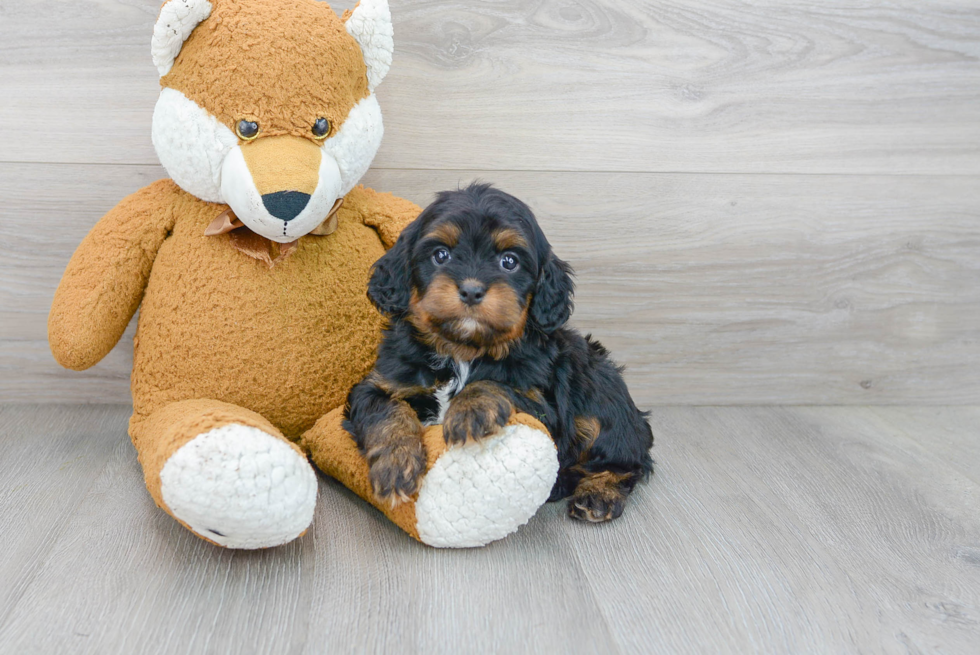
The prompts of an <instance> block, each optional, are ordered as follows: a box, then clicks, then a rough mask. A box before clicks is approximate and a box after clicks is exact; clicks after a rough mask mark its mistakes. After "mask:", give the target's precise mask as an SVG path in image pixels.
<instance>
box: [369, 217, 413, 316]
mask: <svg viewBox="0 0 980 655" xmlns="http://www.w3.org/2000/svg"><path fill="white" fill-rule="evenodd" d="M418 232H419V221H418V220H416V221H415V222H413V223H411V224H410V225H409V226H408V227H406V228H405V229H404V230H402V233H401V236H399V237H398V241H396V242H395V245H394V246H392V247H391V250H389V251H388V252H386V253H385V254H384V255H383V256H382V257H381V259H379V260H378V261H376V262H375V263H374V268H373V270H372V271H371V280H370V281H369V282H368V290H367V295H368V299H370V300H371V302H372V303H374V306H375V307H377V308H378V311H380V312H381V313H382V314H385V315H388V316H393V315H398V314H404V313H405V312H407V311H408V302H409V300H410V299H411V292H412V270H411V257H412V248H414V247H415V240H416V237H417V235H418Z"/></svg>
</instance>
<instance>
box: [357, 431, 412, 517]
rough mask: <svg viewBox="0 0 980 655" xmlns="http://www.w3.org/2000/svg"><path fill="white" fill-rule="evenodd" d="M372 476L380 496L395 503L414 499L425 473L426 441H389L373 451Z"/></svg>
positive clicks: (372, 482)
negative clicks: (395, 442) (394, 443)
mask: <svg viewBox="0 0 980 655" xmlns="http://www.w3.org/2000/svg"><path fill="white" fill-rule="evenodd" d="M368 460H369V462H370V468H369V477H370V478H371V488H372V489H373V490H374V495H375V496H376V497H377V499H378V500H380V501H381V502H384V503H388V504H389V505H391V506H392V507H395V506H396V505H398V504H399V503H407V502H409V501H411V499H412V498H411V497H412V496H414V495H415V494H416V493H418V490H419V485H420V484H421V482H422V475H423V474H424V473H425V449H424V448H423V447H422V443H421V442H418V443H410V442H407V441H406V442H404V443H399V444H397V445H389V446H387V447H383V448H381V449H379V452H376V453H371V456H369V457H368Z"/></svg>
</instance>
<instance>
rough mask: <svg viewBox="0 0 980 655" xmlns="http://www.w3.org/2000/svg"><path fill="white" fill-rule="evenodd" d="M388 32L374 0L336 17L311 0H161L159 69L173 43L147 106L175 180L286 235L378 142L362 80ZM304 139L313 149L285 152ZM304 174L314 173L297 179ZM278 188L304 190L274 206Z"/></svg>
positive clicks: (253, 223)
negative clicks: (320, 130) (292, 201)
mask: <svg viewBox="0 0 980 655" xmlns="http://www.w3.org/2000/svg"><path fill="white" fill-rule="evenodd" d="M197 19H200V22H199V24H197V25H196V29H194V30H193V31H192V32H188V30H187V28H188V27H189V26H190V25H191V24H192V23H193V22H194V21H195V20H197ZM185 33H186V34H185ZM391 33H392V32H391V14H390V13H389V12H388V7H387V2H385V1H384V0H372V1H371V2H367V3H364V6H359V7H358V8H357V9H356V10H354V11H353V12H349V13H348V14H346V15H345V20H342V19H341V18H339V17H337V15H336V14H334V12H333V10H332V9H331V8H330V6H329V5H327V4H326V3H324V2H315V1H314V0H292V1H291V2H283V1H282V0H248V1H241V0H214V1H213V2H205V1H204V0H171V1H170V2H168V3H167V4H166V5H164V7H163V9H162V10H161V14H160V18H159V20H158V22H157V25H156V28H155V32H154V42H153V43H154V45H153V52H154V57H155V58H156V59H160V62H158V66H161V70H163V68H162V66H163V64H165V63H166V61H167V57H168V56H169V54H168V55H159V53H160V52H164V53H171V52H172V51H173V49H174V48H175V47H177V46H178V45H180V44H182V47H180V49H179V51H178V52H177V53H173V60H172V62H171V67H170V68H168V69H167V72H166V74H164V75H163V76H162V78H161V80H160V83H161V85H163V87H164V88H163V91H162V92H161V94H160V99H159V101H158V102H157V107H156V110H155V111H154V115H153V144H154V147H155V148H156V150H157V154H158V155H159V157H160V161H161V163H163V165H164V167H165V168H166V169H167V172H168V173H169V174H170V176H171V177H172V178H173V180H174V181H175V182H176V183H177V184H178V185H180V187H181V188H183V189H184V190H185V191H187V192H189V193H192V194H194V195H195V196H197V197H198V198H201V199H202V200H207V201H208V202H220V203H226V204H228V205H230V206H231V208H232V209H233V210H234V212H235V214H236V216H237V218H238V219H239V220H240V221H241V222H242V223H244V224H245V225H246V226H248V227H249V228H250V229H251V230H252V231H254V232H256V233H258V234H260V235H262V236H264V237H265V238H267V239H271V240H273V241H277V242H279V243H289V242H292V241H295V240H296V239H298V238H299V237H302V236H303V235H304V234H308V233H309V232H311V231H312V230H314V229H316V228H317V226H318V225H319V224H320V221H321V220H322V216H323V215H324V214H325V213H326V212H327V211H329V209H330V207H332V206H333V205H334V203H335V202H336V200H337V199H338V198H342V197H344V196H345V195H346V194H347V193H349V192H350V190H351V189H352V188H353V187H354V185H355V184H356V183H357V181H358V180H359V179H360V178H361V176H362V175H364V173H365V172H366V171H367V168H368V166H369V165H370V163H371V160H372V159H373V158H374V155H375V153H377V151H378V148H379V147H380V145H381V137H382V135H383V134H384V127H383V124H382V119H381V109H380V107H379V106H378V102H377V99H376V98H375V96H374V95H373V93H372V91H373V89H374V87H375V86H376V85H377V84H378V83H380V81H381V79H382V78H383V77H384V74H385V73H386V72H387V70H388V66H389V65H390V62H391V47H392V41H391ZM161 34H162V36H161ZM270 34H274V35H275V38H269V36H270ZM181 35H184V38H185V39H186V41H181V40H180V37H181ZM243 53H248V56H244V55H243ZM158 55H159V56H158ZM365 58H369V59H367V61H368V62H370V65H368V64H367V63H366V59H365ZM312 62H315V63H316V65H313V63H312ZM318 119H326V121H327V124H328V126H329V131H328V133H327V134H326V135H325V136H324V138H322V139H320V138H317V137H316V135H315V134H314V132H313V126H314V124H315V123H316V122H317V120H318ZM242 121H245V122H249V123H254V124H255V125H256V126H257V129H258V132H257V136H256V137H250V138H249V140H248V141H243V142H239V139H238V137H237V136H236V134H237V131H236V130H238V126H239V124H240V123H241V122H242ZM253 138H254V140H252V139H253ZM304 142H305V143H307V144H308V145H309V148H310V149H311V152H312V155H313V156H312V157H296V156H295V154H294V153H295V151H296V149H297V144H298V143H304ZM317 148H318V150H317ZM307 178H308V179H311V180H312V181H313V182H314V183H313V184H312V185H306V184H302V180H304V179H307ZM299 187H302V188H299ZM284 193H288V194H292V195H294V196H297V197H302V198H303V199H304V202H300V203H299V204H297V205H296V206H295V211H291V212H288V213H286V214H283V213H282V212H277V211H274V210H273V208H272V205H271V203H270V200H271V199H273V198H275V196H277V195H281V194H284ZM300 194H302V195H301V196H300Z"/></svg>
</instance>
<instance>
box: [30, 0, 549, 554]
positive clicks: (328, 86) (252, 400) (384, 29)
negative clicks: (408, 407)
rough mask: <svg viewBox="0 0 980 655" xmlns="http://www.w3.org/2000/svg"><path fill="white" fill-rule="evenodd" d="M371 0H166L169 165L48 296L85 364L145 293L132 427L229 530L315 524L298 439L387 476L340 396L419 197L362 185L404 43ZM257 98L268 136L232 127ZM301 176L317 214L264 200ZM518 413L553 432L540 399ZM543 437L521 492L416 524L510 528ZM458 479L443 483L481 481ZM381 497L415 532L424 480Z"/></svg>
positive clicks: (204, 527)
mask: <svg viewBox="0 0 980 655" xmlns="http://www.w3.org/2000/svg"><path fill="white" fill-rule="evenodd" d="M362 5H363V9H362V8H359V9H357V10H355V11H353V12H348V14H346V15H345V18H346V20H347V21H348V23H347V24H345V22H344V20H342V19H341V18H339V17H337V16H336V15H335V14H334V13H333V11H332V10H331V8H330V7H329V6H328V5H327V4H326V3H323V2H318V1H315V0H211V1H210V2H203V1H202V0H171V2H169V3H167V4H166V5H165V6H164V8H163V10H162V12H161V17H160V21H159V22H158V25H157V29H156V30H155V32H154V39H153V55H154V61H155V63H156V64H157V65H158V66H159V68H160V72H161V74H162V75H163V77H162V78H161V84H162V85H163V89H162V92H161V96H160V101H159V103H158V105H157V110H156V112H155V114H154V126H153V140H154V144H155V146H156V147H157V151H158V153H159V155H160V158H161V161H162V162H163V163H164V165H165V166H166V168H167V170H168V171H169V172H170V173H171V174H172V175H173V178H174V179H173V180H161V181H159V182H156V183H154V184H151V185H150V186H148V187H146V188H144V189H142V190H140V191H138V192H136V193H135V194H133V195H132V196H130V197H128V198H126V199H124V200H123V201H122V202H120V203H119V204H118V205H117V206H116V207H115V208H114V209H112V210H111V211H110V212H109V213H108V214H106V215H105V216H104V217H103V218H102V219H101V220H100V221H99V222H98V223H97V224H96V225H95V227H93V228H92V230H91V232H90V233H89V234H88V236H86V237H85V239H84V240H83V241H82V243H81V244H80V245H79V247H78V249H77V250H76V252H75V254H74V255H73V256H72V258H71V261H70V262H69V263H68V267H67V269H66V271H65V274H64V277H63V278H62V281H61V284H60V285H59V287H58V290H57V291H56V293H55V297H54V302H53V304H52V307H51V313H50V316H49V320H48V338H49V342H50V346H51V351H52V353H53V354H54V356H55V358H56V359H57V360H58V361H59V362H60V363H61V364H63V365H64V366H66V367H68V368H72V369H78V370H81V369H85V368H88V367H90V366H92V365H94V364H96V363H97V362H98V361H99V360H101V359H102V358H103V357H104V356H105V355H106V354H107V353H108V352H109V351H110V350H111V349H112V347H113V346H114V345H115V344H116V342H117V341H118V340H119V338H120V336H121V335H122V333H123V331H124V330H125V328H126V325H127V324H128V323H129V321H130V319H131V318H132V317H133V315H134V314H135V312H136V310H137V308H139V309H140V316H139V324H138V326H137V331H136V338H135V340H134V360H133V374H132V391H133V405H134V413H133V417H132V419H131V421H130V436H131V437H132V439H133V444H134V445H135V447H136V451H137V454H138V457H139V460H140V463H141V464H142V466H143V472H144V476H145V479H146V486H147V489H148V491H149V493H150V495H151V496H152V497H153V499H154V500H155V501H156V503H157V504H158V505H159V506H160V507H162V508H163V509H164V510H166V511H167V512H168V513H170V514H171V515H173V516H174V517H175V518H176V519H177V520H178V521H180V522H181V523H182V524H183V525H185V526H186V527H188V528H189V529H191V530H193V531H194V532H195V533H196V534H198V535H199V536H201V537H202V538H203V539H206V540H208V541H212V542H214V543H219V544H220V545H224V546H228V547H236V548H253V547H264V546H270V545H274V544H277V543H283V542H284V541H287V540H289V539H291V538H293V537H295V536H296V535H297V534H301V533H302V531H303V530H305V528H306V526H307V525H308V524H309V521H310V520H311V517H312V509H311V508H312V504H313V502H315V485H312V486H311V484H310V480H311V479H312V478H311V475H312V472H311V471H310V470H309V466H308V464H306V462H305V456H306V452H305V450H303V449H301V448H300V447H299V446H298V445H297V444H298V443H299V442H300V441H302V444H303V446H304V447H305V448H306V449H308V450H309V452H310V453H311V454H312V456H313V459H314V461H315V462H316V463H317V464H318V465H319V466H320V467H321V468H322V469H323V470H325V471H327V472H328V473H330V474H332V475H336V476H337V477H338V478H339V479H341V481H343V482H344V483H345V484H347V485H348V486H350V487H351V488H352V489H354V490H355V491H356V492H357V493H358V494H360V495H362V496H364V497H365V498H368V499H369V500H372V501H373V498H374V495H373V493H372V491H371V489H370V486H367V487H365V486H364V485H363V484H362V481H363V480H364V479H366V473H364V475H363V477H362V476H361V474H362V473H363V472H364V471H366V469H367V464H366V462H365V461H364V459H363V457H362V456H361V455H360V453H359V452H358V451H357V448H356V447H355V445H354V442H353V441H352V439H351V438H350V436H349V435H348V434H347V433H345V432H344V431H343V429H342V427H341V411H342V407H341V405H342V403H343V400H344V397H345V395H346V393H347V391H348V390H349V389H350V387H351V385H353V384H354V383H355V382H356V381H357V380H359V379H361V378H362V377H363V376H364V374H365V373H367V372H368V371H369V370H370V367H371V362H372V360H373V358H374V356H375V352H376V348H377V344H378V341H379V339H380V335H381V329H382V317H381V316H379V315H378V313H377V312H376V311H375V309H374V308H373V307H372V305H371V303H370V302H369V300H368V299H367V297H366V295H365V288H366V286H367V282H368V279H369V276H370V270H371V266H372V264H373V263H374V262H375V261H376V260H377V259H378V258H380V257H381V256H382V255H383V254H384V252H385V249H386V248H389V247H391V246H392V245H393V244H394V243H395V242H396V240H397V238H398V236H399V234H400V233H401V231H402V229H403V228H404V227H405V225H407V224H408V223H409V222H411V221H412V220H413V219H414V218H415V217H416V216H417V215H418V213H419V211H420V208H419V207H417V206H416V205H414V204H413V203H411V202H408V201H406V200H402V199H400V198H396V197H394V196H391V195H389V194H384V193H378V192H376V191H372V190H370V189H366V188H364V187H362V186H356V184H357V181H358V179H359V178H360V177H361V175H363V173H364V172H365V171H367V169H368V167H369V166H370V163H371V160H372V158H373V157H374V154H375V153H376V152H377V149H378V146H379V145H380V142H381V135H382V133H383V129H382V125H381V113H380V108H379V106H378V103H377V99H376V97H375V96H374V95H373V93H371V88H372V87H373V85H374V84H377V83H378V82H380V79H381V77H383V75H384V72H385V71H386V70H387V63H386V62H388V63H390V47H391V41H390V36H391V32H390V22H391V21H390V15H389V14H388V10H387V3H386V2H385V1H384V0H370V1H368V0H365V2H363V3H362ZM355 19H356V20H357V22H356V24H351V23H350V21H352V20H355ZM386 52H387V55H385V53H386ZM386 57H387V59H386ZM365 60H368V61H367V63H365ZM321 117H326V118H328V119H329V120H330V122H331V130H330V132H329V134H327V135H323V136H324V138H322V139H321V138H319V137H318V135H316V134H314V133H313V131H312V126H313V125H314V123H315V122H316V120H317V118H321ZM245 119H247V120H248V121H254V122H256V123H258V125H259V131H258V133H257V134H256V135H253V136H254V137H255V138H254V139H251V138H249V139H248V140H246V139H245V138H239V136H238V135H236V125H237V123H238V122H239V121H240V120H245ZM243 136H244V135H243ZM232 153H237V155H238V156H240V158H241V161H240V162H239V165H236V166H231V165H229V164H227V162H228V161H229V157H230V156H231V155H232ZM242 162H244V164H242ZM325 162H326V163H328V164H329V166H327V167H328V168H330V169H331V170H330V171H329V173H330V174H329V175H326V176H325V175H324V173H323V172H322V169H323V167H324V165H325ZM229 176H237V177H236V179H234V180H232V179H230V177H229ZM325 177H329V178H331V180H332V181H330V182H329V184H328V183H327V182H324V179H325ZM226 187H227V188H226ZM328 187H329V189H330V191H329V193H328V194H326V196H325V199H320V200H323V201H322V202H320V201H319V200H318V199H317V197H316V194H317V193H318V192H319V191H318V190H319V189H322V188H328ZM228 189H231V190H232V191H233V192H229V191H228ZM243 189H244V191H243ZM301 193H302V194H306V195H308V196H310V198H308V199H307V204H306V205H305V207H306V209H305V210H304V211H307V213H309V214H310V216H309V217H308V218H309V220H307V218H304V216H303V215H302V214H299V215H297V216H296V217H295V220H290V221H285V220H280V221H279V222H278V223H276V222H275V221H269V220H267V217H266V216H265V215H264V214H263V213H262V212H265V213H266V214H269V213H270V212H271V210H269V207H268V204H270V203H272V201H274V200H276V199H281V198H282V197H284V196H283V194H286V195H288V197H289V198H290V199H295V198H296V197H297V196H295V195H289V194H301ZM226 195H227V196H228V197H226ZM267 195H271V196H272V197H271V198H267V197H266V196H267ZM335 195H338V196H342V197H343V200H344V203H343V206H342V208H341V209H340V210H339V212H338V213H337V214H336V217H335V218H336V223H337V225H336V230H334V231H332V232H330V230H326V231H323V230H319V229H315V228H317V226H319V225H321V224H322V223H324V222H326V219H327V211H328V209H329V208H331V207H332V206H333V205H334V204H335V201H336V200H337V198H336V197H334V196H335ZM229 204H230V205H231V206H229ZM272 204H274V203H272ZM229 210H233V211H234V213H235V216H236V217H237V218H239V219H240V220H241V222H242V223H244V227H237V228H236V229H234V230H233V231H231V232H228V233H220V234H217V235H214V236H206V235H205V232H206V231H208V232H209V233H211V231H210V230H209V228H210V227H211V226H212V225H213V223H214V222H216V219H219V217H221V216H224V217H225V218H224V219H222V220H228V221H230V219H228V212H229ZM276 210H277V211H278V212H279V213H282V205H281V204H280V205H279V206H276ZM270 215H271V214H270ZM217 222H219V223H220V222H221V220H218V221H217ZM284 226H285V228H286V229H284ZM250 228H254V229H251V230H250ZM318 234H319V235H322V236H317V235H318ZM243 244H244V245H243ZM246 246H247V247H246ZM259 255H261V256H259ZM513 421H515V422H516V423H520V422H521V421H523V425H529V426H531V427H529V428H527V429H528V430H532V431H537V432H538V433H539V434H544V432H543V427H542V426H541V425H540V424H538V423H536V422H535V421H534V419H532V418H530V417H522V416H520V415H518V416H515V417H514V418H513ZM422 438H423V440H426V441H425V443H427V444H429V446H428V447H427V449H426V451H425V468H426V470H428V469H429V468H431V467H432V466H433V465H434V464H435V463H436V462H437V461H438V458H439V456H440V455H441V454H444V453H445V452H446V449H445V446H444V445H443V446H442V447H439V444H440V443H442V442H443V440H442V436H441V431H440V430H439V429H438V428H429V429H427V430H426V431H425V432H424V433H423V435H422ZM511 451H512V449H511V447H510V446H508V445H506V444H504V445H502V446H501V447H500V448H498V449H496V450H495V451H494V454H492V455H491V456H490V459H489V460H481V461H484V463H485V464H486V466H487V470H486V472H485V476H491V475H495V474H496V472H497V471H499V467H498V466H495V465H491V464H493V463H494V462H506V461H509V459H510V458H512V456H513V455H512V452H511ZM531 455H533V456H531ZM531 455H529V456H530V457H531V459H530V460H529V466H530V467H531V469H533V470H534V471H535V475H534V476H531V477H527V476H525V475H524V474H523V473H522V474H520V475H511V476H510V477H507V476H503V477H501V478H500V479H499V480H498V481H497V482H496V484H498V485H499V486H500V489H501V490H506V493H503V492H502V493H501V494H499V495H498V496H494V495H493V494H489V495H488V496H487V497H486V498H480V499H477V500H476V501H475V502H474V504H473V506H471V507H468V508H467V516H468V517H469V519H468V520H469V523H468V524H467V525H468V527H467V528H466V530H457V531H456V532H452V531H446V530H442V531H441V532H440V530H439V529H438V528H431V529H428V531H427V532H426V531H424V530H422V532H425V533H426V534H429V535H436V536H433V537H432V539H438V540H439V543H440V545H453V544H454V539H456V540H457V541H459V540H462V541H465V543H462V541H461V542H460V545H473V535H474V534H483V535H490V536H488V537H487V538H488V539H489V538H491V536H492V535H498V536H496V537H492V538H499V536H503V535H502V534H500V533H499V531H497V532H495V531H493V530H484V531H483V532H481V531H480V529H481V526H483V527H486V525H488V524H489V522H491V521H494V520H496V519H495V518H494V517H498V516H502V515H505V516H507V517H508V521H507V522H506V524H507V525H511V526H512V527H511V529H516V525H519V524H520V523H521V522H523V521H526V520H527V518H528V517H530V515H531V514H533V509H530V510H529V509H528V501H527V498H536V497H537V494H538V489H539V487H540V484H541V482H540V480H541V479H547V478H548V477H549V474H548V471H550V470H551V467H552V466H553V465H554V467H555V468H557V465H556V464H554V460H555V453H554V451H551V452H545V453H543V454H542V453H540V452H537V451H536V454H534V453H532V454H531ZM270 457H271V458H272V459H273V460H274V461H273V462H272V465H270V461H271V460H270ZM304 466H305V467H306V468H305V469H304ZM467 470H469V469H467ZM474 475H477V477H479V476H478V474H477V473H474ZM542 476H543V477H542ZM551 477H552V478H553V477H554V476H553V474H552V475H551ZM447 480H449V482H445V481H444V483H442V484H440V485H439V489H440V490H441V491H440V492H439V493H437V494H436V495H435V497H436V498H437V499H440V498H442V497H443V495H445V494H448V495H450V496H453V495H459V494H458V492H460V490H461V489H463V488H464V487H465V485H467V484H470V483H471V481H470V479H469V478H466V479H462V478H459V477H452V476H450V477H449V478H447ZM488 484H489V483H484V486H488ZM490 486H492V485H490ZM549 486H550V482H549ZM423 487H424V482H423ZM515 490H517V491H515ZM515 493H516V494H517V496H518V497H520V498H521V499H522V500H521V502H519V503H517V502H514V501H513V498H514V494H515ZM522 494H524V495H522ZM219 498H220V502H218V501H217V500H218V499H219ZM212 501H215V502H212ZM532 504H533V503H532ZM440 507H448V505H446V504H445V503H443V502H442V501H439V502H435V503H434V504H432V503H430V509H429V512H428V514H426V516H427V517H428V518H427V519H425V520H429V521H430V522H433V523H434V524H438V525H450V526H452V521H450V520H449V519H447V518H446V517H444V516H439V510H438V508H440ZM433 508H435V509H433ZM382 510H383V511H386V510H385V509H384V508H382ZM501 512H502V514H501ZM386 514H387V515H388V516H389V517H390V518H391V519H392V520H393V521H395V522H396V523H397V524H398V525H399V526H400V527H401V528H403V529H404V530H406V531H407V532H408V533H409V534H412V535H413V536H415V537H416V538H420V527H419V521H420V519H419V517H417V516H416V512H415V506H414V500H413V501H411V502H408V503H402V504H401V506H400V508H399V509H398V510H397V511H394V510H388V511H386ZM474 517H476V518H474ZM480 517H487V518H486V519H481V518H480ZM447 521H448V523H447ZM474 529H475V530H476V532H474ZM439 535H442V536H439ZM453 535H457V536H456V537H454V536H453Z"/></svg>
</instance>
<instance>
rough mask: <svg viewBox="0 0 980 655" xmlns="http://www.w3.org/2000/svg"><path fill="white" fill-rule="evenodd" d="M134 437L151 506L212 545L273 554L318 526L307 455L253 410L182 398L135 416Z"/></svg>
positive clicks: (314, 484) (314, 475) (313, 481)
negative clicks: (273, 549) (270, 549)
mask: <svg viewBox="0 0 980 655" xmlns="http://www.w3.org/2000/svg"><path fill="white" fill-rule="evenodd" d="M130 434H131V435H132V438H133V444H134V445H135V446H136V450H137V453H138V455H139V460H140V463H141V464H142V465H143V473H144V475H145V477H146V487H147V489H148V490H149V492H150V495H151V496H153V500H155V501H156V503H157V505H159V506H160V507H161V508H162V509H164V510H165V511H166V512H167V513H168V514H170V515H171V516H173V517H174V518H175V519H177V520H178V521H180V523H182V524H183V525H184V526H185V527H187V528H189V529H190V530H191V531H193V532H194V533H195V534H197V535H198V536H199V537H202V538H203V539H206V540H207V541H210V542H212V543H215V544H217V545H219V546H225V547H227V548H268V547H270V546H278V545H280V544H284V543H286V542H288V541H292V540H293V539H295V538H296V537H299V536H301V535H302V534H303V533H304V532H306V529H307V528H308V527H309V525H310V523H311V521H312V520H313V509H314V505H315V504H316V493H317V480H316V474H315V473H314V471H313V468H312V467H311V466H310V464H309V461H308V460H307V458H306V455H305V454H304V453H303V451H302V450H300V448H299V447H298V446H296V444H294V443H292V442H290V441H289V440H287V439H286V438H285V437H284V436H283V435H282V433H281V432H280V431H279V430H278V429H276V428H275V427H274V426H273V425H272V424H271V423H269V421H267V420H266V419H264V418H263V417H262V416H260V415H258V414H256V413H255V412H253V411H251V410H248V409H245V408H243V407H238V406H236V405H230V404H228V403H223V402H219V401H216V400H185V401H180V402H176V403H172V404H170V405H167V406H165V407H163V408H161V409H158V410H157V411H155V412H153V413H152V414H150V415H149V416H146V417H144V418H141V417H138V416H134V417H133V420H132V421H131V422H130Z"/></svg>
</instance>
